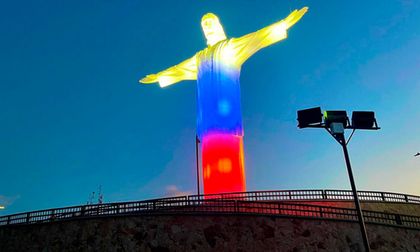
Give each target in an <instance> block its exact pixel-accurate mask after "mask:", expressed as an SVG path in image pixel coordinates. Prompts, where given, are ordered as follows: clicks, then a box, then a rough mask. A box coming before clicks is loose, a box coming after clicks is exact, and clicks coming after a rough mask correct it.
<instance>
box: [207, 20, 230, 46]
mask: <svg viewBox="0 0 420 252" xmlns="http://www.w3.org/2000/svg"><path fill="white" fill-rule="evenodd" d="M201 27H202V28H203V32H204V36H206V39H207V45H209V46H212V45H214V44H216V43H217V42H219V41H221V40H225V39H226V35H225V32H224V30H223V26H222V25H221V24H220V21H219V18H218V17H217V16H216V15H214V14H213V13H207V14H206V15H204V16H203V18H202V19H201Z"/></svg>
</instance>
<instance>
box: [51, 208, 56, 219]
mask: <svg viewBox="0 0 420 252" xmlns="http://www.w3.org/2000/svg"><path fill="white" fill-rule="evenodd" d="M50 220H51V221H54V220H55V209H53V210H51V216H50Z"/></svg>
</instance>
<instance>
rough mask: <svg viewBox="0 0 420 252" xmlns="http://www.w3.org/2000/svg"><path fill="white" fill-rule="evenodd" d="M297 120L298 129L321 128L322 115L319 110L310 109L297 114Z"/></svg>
mask: <svg viewBox="0 0 420 252" xmlns="http://www.w3.org/2000/svg"><path fill="white" fill-rule="evenodd" d="M297 116H298V118H297V120H298V122H299V124H298V127H299V128H301V129H302V128H306V127H308V126H321V124H322V113H321V108H320V107H316V108H310V109H303V110H299V111H298V112H297Z"/></svg>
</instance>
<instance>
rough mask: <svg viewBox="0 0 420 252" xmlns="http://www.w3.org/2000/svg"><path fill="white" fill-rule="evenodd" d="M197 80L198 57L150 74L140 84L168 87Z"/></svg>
mask: <svg viewBox="0 0 420 252" xmlns="http://www.w3.org/2000/svg"><path fill="white" fill-rule="evenodd" d="M196 79H197V60H196V56H195V55H194V56H193V57H191V58H189V59H187V60H185V61H183V62H181V63H179V64H178V65H175V66H173V67H170V68H168V69H166V70H163V71H161V72H159V73H157V74H149V75H147V76H146V77H144V78H143V79H141V80H140V81H139V82H140V83H144V84H151V83H156V82H159V86H160V87H166V86H169V85H172V84H175V83H177V82H179V81H182V80H196Z"/></svg>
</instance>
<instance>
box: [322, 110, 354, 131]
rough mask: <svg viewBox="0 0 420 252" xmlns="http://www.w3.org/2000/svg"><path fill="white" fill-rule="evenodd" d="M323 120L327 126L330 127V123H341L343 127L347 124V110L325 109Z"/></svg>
mask: <svg viewBox="0 0 420 252" xmlns="http://www.w3.org/2000/svg"><path fill="white" fill-rule="evenodd" d="M324 122H325V126H326V127H327V128H330V125H331V123H342V124H343V127H344V128H347V127H348V126H349V124H350V123H349V118H348V117H347V112H346V111H344V110H327V111H325V112H324Z"/></svg>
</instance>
